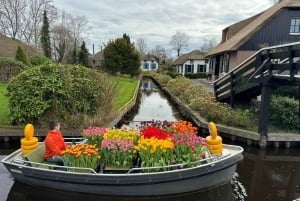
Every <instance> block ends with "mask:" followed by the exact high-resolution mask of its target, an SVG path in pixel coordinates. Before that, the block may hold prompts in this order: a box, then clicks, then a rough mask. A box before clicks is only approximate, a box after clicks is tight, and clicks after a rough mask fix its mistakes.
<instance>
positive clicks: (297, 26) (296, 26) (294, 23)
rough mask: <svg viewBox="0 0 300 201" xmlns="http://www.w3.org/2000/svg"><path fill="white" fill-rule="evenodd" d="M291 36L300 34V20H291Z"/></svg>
mask: <svg viewBox="0 0 300 201" xmlns="http://www.w3.org/2000/svg"><path fill="white" fill-rule="evenodd" d="M290 34H300V18H293V19H291V26H290Z"/></svg>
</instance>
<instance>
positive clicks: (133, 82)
mask: <svg viewBox="0 0 300 201" xmlns="http://www.w3.org/2000/svg"><path fill="white" fill-rule="evenodd" d="M111 79H112V80H113V82H115V83H116V84H117V88H118V94H117V98H116V102H115V106H116V108H117V109H120V108H121V107H122V106H124V105H126V104H127V103H128V102H129V101H130V100H131V99H132V98H133V95H134V91H135V89H136V87H137V84H138V79H132V78H123V77H115V76H113V77H111Z"/></svg>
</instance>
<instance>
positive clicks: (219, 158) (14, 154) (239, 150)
mask: <svg viewBox="0 0 300 201" xmlns="http://www.w3.org/2000/svg"><path fill="white" fill-rule="evenodd" d="M223 146H224V149H225V150H226V148H227V149H229V150H234V151H235V152H234V153H227V154H226V155H221V156H212V157H210V158H205V159H202V160H199V161H194V162H192V163H199V164H198V165H196V166H193V167H184V168H176V167H180V166H182V165H190V164H191V163H181V164H174V165H169V166H160V167H143V168H129V169H128V171H127V172H124V173H104V172H101V173H97V172H96V171H95V170H94V169H92V168H81V167H69V166H63V167H66V168H67V169H77V170H85V171H88V170H90V172H89V173H88V172H75V171H64V170H59V169H56V170H55V169H53V168H52V169H49V168H47V169H45V168H41V167H34V166H28V165H26V164H25V163H32V164H37V165H41V166H44V167H60V168H61V167H62V166H57V165H53V164H46V163H37V162H32V161H26V160H24V159H23V157H22V153H21V150H20V149H18V150H16V151H14V152H12V153H11V154H9V155H8V156H6V157H5V158H3V159H2V160H1V162H2V163H7V164H10V165H17V166H18V167H24V168H28V169H36V170H40V171H51V172H52V171H55V172H63V173H65V174H85V175H97V176H98V175H101V176H118V177H120V176H129V175H130V176H133V175H153V174H154V175H157V174H166V173H174V172H184V171H187V170H192V169H197V168H203V167H207V166H213V165H215V164H216V163H221V162H222V161H225V160H226V159H228V158H230V157H233V156H235V155H239V154H241V153H242V152H243V150H244V149H243V148H242V147H240V146H236V145H228V144H223ZM15 157H18V158H17V159H14V158H15ZM201 162H206V163H202V164H201ZM22 163H23V164H22ZM163 168H169V169H170V168H173V169H170V170H167V171H157V172H134V171H142V170H147V169H163Z"/></svg>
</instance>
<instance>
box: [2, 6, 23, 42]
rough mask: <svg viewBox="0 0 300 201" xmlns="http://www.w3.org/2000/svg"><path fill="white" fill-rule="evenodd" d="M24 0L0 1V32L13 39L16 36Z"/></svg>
mask: <svg viewBox="0 0 300 201" xmlns="http://www.w3.org/2000/svg"><path fill="white" fill-rule="evenodd" d="M25 8H26V0H1V1H0V32H1V33H3V34H4V35H6V36H9V37H11V38H13V39H16V38H17V37H18V34H20V33H19V29H20V25H21V19H22V18H23V17H24V12H25Z"/></svg>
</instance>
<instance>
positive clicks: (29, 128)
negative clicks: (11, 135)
mask: <svg viewBox="0 0 300 201" xmlns="http://www.w3.org/2000/svg"><path fill="white" fill-rule="evenodd" d="M33 134H34V127H33V125H32V124H27V125H26V126H25V128H24V136H25V137H24V138H22V139H21V150H22V154H27V153H29V152H31V151H32V150H34V149H36V148H37V147H38V145H39V143H38V138H37V137H33Z"/></svg>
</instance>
